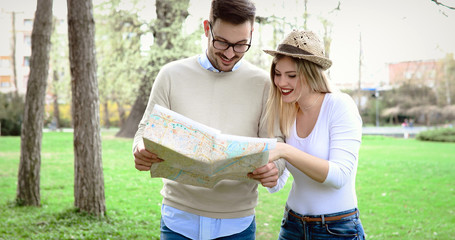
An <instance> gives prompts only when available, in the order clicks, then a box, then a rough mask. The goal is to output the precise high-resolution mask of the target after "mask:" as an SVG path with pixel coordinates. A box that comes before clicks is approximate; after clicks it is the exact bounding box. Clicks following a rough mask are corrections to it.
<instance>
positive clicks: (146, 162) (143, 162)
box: [133, 141, 163, 171]
mask: <svg viewBox="0 0 455 240" xmlns="http://www.w3.org/2000/svg"><path fill="white" fill-rule="evenodd" d="M133 155H134V163H135V165H136V169H137V170H139V171H148V170H150V167H152V164H154V163H158V162H162V161H163V160H162V159H161V158H158V156H157V155H156V154H154V153H151V152H149V151H147V150H146V149H145V147H144V143H143V142H142V141H141V142H140V143H139V144H138V145H137V147H136V150H135V151H134V153H133Z"/></svg>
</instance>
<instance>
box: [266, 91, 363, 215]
mask: <svg viewBox="0 0 455 240" xmlns="http://www.w3.org/2000/svg"><path fill="white" fill-rule="evenodd" d="M361 140H362V119H361V117H360V114H359V111H358V109H357V106H356V104H355V103H354V101H353V100H352V98H351V97H350V96H349V95H347V94H345V93H329V94H326V95H325V97H324V101H323V103H322V106H321V111H320V113H319V116H318V119H317V121H316V124H315V126H314V128H313V130H312V132H311V133H310V134H309V135H308V137H306V138H301V137H299V136H298V135H297V131H296V124H295V123H294V125H293V127H292V129H291V131H290V136H289V137H288V138H287V139H286V143H288V144H290V145H292V146H294V147H296V148H298V149H300V150H302V151H304V152H306V153H308V154H311V155H313V156H316V157H319V158H322V159H326V160H328V161H329V172H328V175H327V178H326V179H325V181H324V182H323V183H319V182H316V181H315V180H313V179H311V178H310V177H308V176H307V175H306V174H304V173H302V172H301V171H300V170H298V169H297V168H295V167H294V166H292V165H291V164H289V163H288V162H286V168H287V170H289V172H291V173H292V176H293V178H294V182H293V183H292V188H291V191H290V193H289V197H288V200H287V204H288V206H289V207H290V208H291V209H292V210H294V211H296V212H298V213H300V214H304V215H319V214H328V213H335V212H340V211H344V210H348V209H351V208H355V207H357V196H356V192H355V177H356V173H357V163H358V156H359V149H360V143H361ZM288 176H289V173H287V172H286V171H285V173H284V174H283V175H281V176H280V178H279V180H278V184H277V186H275V187H274V188H269V189H268V190H269V192H271V193H273V192H276V191H278V190H280V189H281V188H282V187H283V186H284V184H285V183H286V181H287V178H288Z"/></svg>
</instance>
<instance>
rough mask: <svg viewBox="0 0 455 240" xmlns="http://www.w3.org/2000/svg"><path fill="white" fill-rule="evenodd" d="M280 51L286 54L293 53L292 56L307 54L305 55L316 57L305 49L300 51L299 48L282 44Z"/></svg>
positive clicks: (279, 46) (279, 47)
mask: <svg viewBox="0 0 455 240" xmlns="http://www.w3.org/2000/svg"><path fill="white" fill-rule="evenodd" d="M277 50H278V51H280V52H286V53H291V54H305V55H314V54H312V53H310V52H307V51H305V50H303V49H300V48H298V47H294V46H292V45H289V44H280V45H278V49H277Z"/></svg>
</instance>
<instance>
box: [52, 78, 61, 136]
mask: <svg viewBox="0 0 455 240" xmlns="http://www.w3.org/2000/svg"><path fill="white" fill-rule="evenodd" d="M53 75H54V77H53V81H54V85H55V86H57V82H58V72H57V71H56V70H54V74H53ZM53 100H54V102H53V107H54V117H53V118H52V121H55V129H59V128H60V110H59V108H58V93H57V91H56V90H55V87H54V99H53Z"/></svg>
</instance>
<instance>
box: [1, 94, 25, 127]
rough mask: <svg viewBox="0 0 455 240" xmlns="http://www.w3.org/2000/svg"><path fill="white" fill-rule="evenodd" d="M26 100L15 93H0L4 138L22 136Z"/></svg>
mask: <svg viewBox="0 0 455 240" xmlns="http://www.w3.org/2000/svg"><path fill="white" fill-rule="evenodd" d="M24 104H25V103H24V99H23V98H22V97H21V96H17V95H15V94H14V93H7V94H3V93H0V125H1V130H0V131H1V132H0V133H1V134H0V135H2V136H20V135H21V125H22V117H23V114H24Z"/></svg>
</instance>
